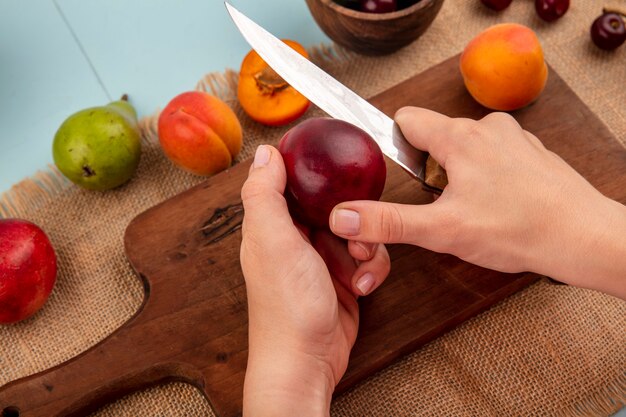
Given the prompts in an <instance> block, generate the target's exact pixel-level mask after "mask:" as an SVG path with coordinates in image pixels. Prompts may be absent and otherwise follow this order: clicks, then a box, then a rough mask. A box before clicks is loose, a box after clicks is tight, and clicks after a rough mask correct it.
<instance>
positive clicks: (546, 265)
mask: <svg viewBox="0 0 626 417" xmlns="http://www.w3.org/2000/svg"><path fill="white" fill-rule="evenodd" d="M396 121H397V123H398V124H399V126H400V128H401V129H402V131H403V133H404V135H405V136H406V138H407V140H408V141H409V142H410V143H411V144H412V145H413V146H415V147H416V148H418V149H422V150H425V151H428V152H429V153H430V154H431V156H432V157H433V158H435V159H436V160H437V161H438V162H439V163H440V164H441V165H442V167H443V168H445V169H446V171H447V174H448V181H449V183H448V185H447V187H446V188H445V190H444V192H443V193H442V195H441V197H440V198H439V199H438V200H437V201H435V202H434V203H432V204H427V205H420V206H410V205H401V204H393V203H384V202H374V201H351V202H346V203H342V204H339V205H338V206H337V207H335V209H334V210H333V213H332V214H331V218H330V226H331V229H332V231H333V232H334V233H335V234H337V235H338V236H341V237H343V238H346V239H349V240H354V241H364V242H377V243H410V244H414V245H418V246H422V247H424V248H427V249H431V250H433V251H437V252H445V253H450V254H453V255H456V256H458V257H459V258H461V259H464V260H466V261H468V262H471V263H474V264H477V265H480V266H483V267H487V268H491V269H495V270H499V271H503V272H521V271H532V272H537V273H540V274H545V275H549V276H551V277H552V278H554V279H557V280H561V281H563V282H566V283H568V284H572V285H577V286H581V287H586V288H593V289H597V290H600V291H604V292H607V293H610V294H613V295H616V296H619V297H621V298H625V299H626V208H625V207H624V206H623V205H621V204H619V203H617V202H615V201H612V200H610V199H608V198H606V197H605V196H603V195H602V194H601V193H600V192H598V191H597V190H596V189H595V188H594V187H593V186H592V185H591V184H589V182H587V181H586V180H585V179H584V178H583V177H582V176H580V175H579V174H578V173H577V172H576V171H575V170H574V169H573V168H572V167H570V166H569V165H568V164H567V163H566V162H565V161H563V160H562V159H561V158H560V157H559V156H558V155H556V154H555V153H553V152H551V151H549V150H547V149H546V148H545V147H544V146H543V144H542V143H541V142H540V141H539V140H538V139H537V138H536V137H535V136H533V135H532V134H531V133H529V132H526V131H524V130H523V129H522V128H521V127H520V126H519V124H518V123H517V122H516V121H515V119H513V117H511V116H510V115H508V114H506V113H492V114H490V115H488V116H486V117H485V118H483V119H481V120H479V121H475V120H470V119H453V118H449V117H446V116H444V115H441V114H438V113H435V112H432V111H429V110H425V109H420V108H415V107H407V108H403V109H401V110H399V111H398V113H397V114H396ZM563 140H567V138H563Z"/></svg>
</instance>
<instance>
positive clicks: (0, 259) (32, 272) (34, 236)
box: [0, 219, 57, 323]
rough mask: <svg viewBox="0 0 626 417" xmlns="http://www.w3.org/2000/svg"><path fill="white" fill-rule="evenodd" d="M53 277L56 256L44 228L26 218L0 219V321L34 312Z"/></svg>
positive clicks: (22, 316) (48, 291) (18, 318)
mask: <svg viewBox="0 0 626 417" xmlns="http://www.w3.org/2000/svg"><path fill="white" fill-rule="evenodd" d="M56 276H57V260H56V256H55V254H54V249H53V248H52V245H51V244H50V240H49V239H48V237H47V236H46V234H45V233H44V232H43V230H41V229H40V228H39V227H37V226H36V225H34V224H33V223H31V222H28V221H26V220H19V219H0V323H14V322H17V321H20V320H24V319H26V318H28V317H30V316H32V315H33V314H35V313H36V312H37V311H38V310H39V309H40V308H41V306H43V304H44V303H45V302H46V300H47V299H48V295H50V292H51V291H52V287H53V286H54V282H55V281H56Z"/></svg>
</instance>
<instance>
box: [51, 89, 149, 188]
mask: <svg viewBox="0 0 626 417" xmlns="http://www.w3.org/2000/svg"><path fill="white" fill-rule="evenodd" d="M140 155H141V136H140V134H139V127H138V125H137V113H136V112H135V109H134V108H133V106H132V105H131V104H130V103H129V102H128V101H127V99H126V96H124V97H122V99H121V100H118V101H114V102H112V103H109V104H107V105H106V106H100V107H91V108H88V109H85V110H81V111H79V112H77V113H74V114H72V115H71V116H70V117H68V118H67V119H66V120H65V121H64V122H63V124H61V126H60V127H59V130H57V132H56V134H55V136H54V143H53V145H52V156H53V158H54V163H55V164H56V166H57V167H58V168H59V170H60V171H61V172H62V173H63V175H65V176H66V177H67V178H69V179H70V181H72V182H73V183H75V184H78V185H80V186H81V187H84V188H87V189H90V190H108V189H111V188H115V187H117V186H120V185H122V184H124V183H125V182H127V181H128V180H130V179H131V177H132V176H133V175H134V174H135V171H136V169H137V165H139V157H140Z"/></svg>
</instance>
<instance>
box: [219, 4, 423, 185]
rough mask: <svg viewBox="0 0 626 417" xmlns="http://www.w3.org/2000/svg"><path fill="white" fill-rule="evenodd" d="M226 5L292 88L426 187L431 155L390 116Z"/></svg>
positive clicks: (235, 20)
mask: <svg viewBox="0 0 626 417" xmlns="http://www.w3.org/2000/svg"><path fill="white" fill-rule="evenodd" d="M224 4H225V6H226V9H227V10H228V13H229V14H230V16H231V18H232V19H233V22H235V25H236V26H237V28H238V29H239V32H241V34H242V35H243V37H244V39H245V40H246V41H247V42H248V43H249V44H250V46H251V47H252V49H254V50H255V51H256V52H257V53H258V54H259V56H261V58H263V60H264V61H265V62H266V63H267V64H268V65H269V66H270V67H272V69H273V70H274V71H276V73H278V75H280V76H281V77H282V78H283V79H284V80H285V81H286V82H287V83H289V85H291V86H292V87H293V88H295V89H296V90H297V91H298V92H299V93H300V94H302V95H303V96H305V97H306V98H308V99H309V100H310V101H311V102H312V103H314V104H315V105H317V106H318V107H319V108H320V109H322V110H324V111H325V112H326V113H328V115H330V116H331V117H333V118H335V119H340V120H344V121H346V122H348V123H352V124H353V125H355V126H358V127H360V128H361V129H363V130H364V131H366V132H367V133H369V134H370V136H371V137H372V138H373V139H374V140H375V141H376V143H377V144H378V146H379V147H380V149H381V151H382V152H383V153H384V154H385V155H386V156H387V157H388V158H390V159H391V160H393V161H394V162H396V163H397V164H398V165H400V166H401V167H402V168H404V169H405V170H406V171H407V172H408V173H409V174H410V175H411V176H413V177H415V178H416V179H418V180H419V181H420V182H421V183H423V184H424V176H425V170H426V160H427V158H428V154H427V153H426V152H423V151H420V150H418V149H415V148H414V147H413V146H411V145H410V144H409V143H408V142H407V140H406V139H405V138H404V136H403V135H402V132H401V131H400V128H399V127H398V125H397V124H396V123H395V122H394V121H393V120H392V119H391V118H390V117H389V116H387V115H386V114H385V113H383V112H381V111H380V110H378V109H377V108H376V107H374V106H373V105H372V104H370V103H369V102H368V101H367V100H365V99H363V98H361V97H360V96H359V95H357V94H356V93H355V92H353V91H352V90H350V89H349V88H348V87H346V86H344V85H343V84H341V83H340V82H339V81H337V80H336V79H334V78H333V77H331V76H330V75H329V74H328V73H326V72H325V71H324V70H322V69H321V68H319V67H318V66H317V65H315V64H314V63H312V62H311V61H309V60H308V59H306V58H304V57H303V56H302V55H300V54H299V53H298V52H296V51H294V50H293V49H291V48H290V47H289V46H287V45H285V43H283V42H282V41H281V40H280V39H278V38H276V37H275V36H274V35H272V34H271V33H269V32H268V31H267V30H265V29H263V28H262V27H261V26H259V25H258V24H256V23H255V22H254V21H252V20H251V19H250V18H249V17H247V16H245V15H244V14H243V13H241V12H240V11H239V10H237V9H236V8H235V7H233V6H232V5H231V4H229V3H228V2H224ZM428 188H432V186H428Z"/></svg>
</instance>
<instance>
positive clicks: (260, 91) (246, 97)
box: [237, 40, 310, 126]
mask: <svg viewBox="0 0 626 417" xmlns="http://www.w3.org/2000/svg"><path fill="white" fill-rule="evenodd" d="M283 42H285V43H286V44H287V45H289V46H290V47H291V48H292V49H294V50H295V51H297V52H298V53H299V54H300V55H302V56H304V57H305V58H307V59H308V57H309V55H308V54H307V52H306V50H305V49H304V47H303V46H302V45H300V44H299V43H297V42H294V41H290V40H283ZM237 97H238V98H239V103H240V104H241V107H242V108H243V109H244V111H245V112H246V113H247V114H248V116H250V117H251V118H252V119H253V120H256V121H257V122H259V123H263V124H265V125H268V126H282V125H285V124H288V123H290V122H292V121H294V120H296V119H297V118H299V117H300V116H302V115H303V114H304V112H306V110H307V109H308V108H309V104H310V102H309V100H308V99H307V98H306V97H304V96H303V95H302V94H300V93H298V92H297V91H296V90H295V89H294V88H293V87H291V86H290V85H289V84H287V82H286V81H285V80H283V79H282V78H281V76H280V75H278V74H277V73H276V72H275V71H274V70H273V69H272V68H271V67H270V66H269V65H267V63H266V62H265V61H264V60H263V58H261V57H260V56H259V54H257V53H256V52H255V51H254V50H252V51H250V52H249V53H248V55H246V57H245V58H244V59H243V62H242V63H241V70H240V71H239V85H238V87H237Z"/></svg>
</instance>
